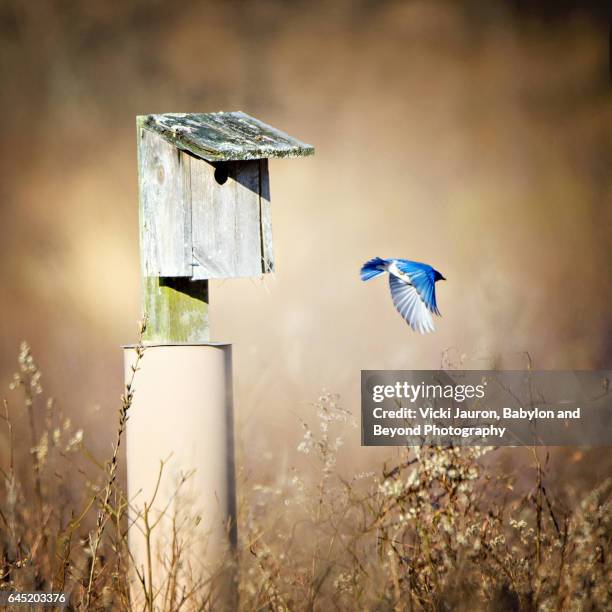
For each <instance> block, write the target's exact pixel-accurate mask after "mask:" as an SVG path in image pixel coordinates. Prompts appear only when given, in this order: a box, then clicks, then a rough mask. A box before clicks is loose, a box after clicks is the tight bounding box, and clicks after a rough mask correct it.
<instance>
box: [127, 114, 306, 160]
mask: <svg viewBox="0 0 612 612" xmlns="http://www.w3.org/2000/svg"><path fill="white" fill-rule="evenodd" d="M138 120H139V124H140V125H142V126H143V127H145V128H147V129H149V130H152V131H154V132H156V133H158V134H159V135H160V136H162V137H163V138H164V139H165V140H167V141H168V142H170V143H171V144H173V145H174V146H175V147H177V148H179V149H182V150H184V151H187V152H188V153H192V154H193V155H195V156H196V157H200V158H202V159H205V160H207V161H211V162H214V161H233V160H241V159H262V158H267V157H303V156H306V155H312V154H313V153H314V147H313V146H311V145H309V144H306V143H304V142H302V141H300V140H297V139H296V138H292V137H291V136H289V135H288V134H285V132H281V131H280V130H277V129H276V128H274V127H272V126H271V125H268V124H266V123H263V121H259V119H255V117H251V116H250V115H247V114H246V113H243V112H240V111H238V112H231V113H224V112H220V113H206V114H203V113H165V114H163V115H143V116H140V117H139V118H138Z"/></svg>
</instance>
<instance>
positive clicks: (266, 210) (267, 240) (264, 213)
mask: <svg viewBox="0 0 612 612" xmlns="http://www.w3.org/2000/svg"><path fill="white" fill-rule="evenodd" d="M259 210H260V213H259V214H260V219H261V268H262V269H261V271H262V272H263V273H264V274H266V273H268V272H274V249H273V245H272V206H271V204H270V176H269V174H268V160H267V159H260V160H259Z"/></svg>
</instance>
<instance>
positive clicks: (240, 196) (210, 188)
mask: <svg viewBox="0 0 612 612" xmlns="http://www.w3.org/2000/svg"><path fill="white" fill-rule="evenodd" d="M215 172H217V176H219V175H223V174H226V175H227V179H226V180H225V182H223V184H219V182H218V181H217V179H216V178H215ZM191 192H192V222H193V236H192V239H193V257H194V263H195V265H194V267H193V278H195V279H204V278H232V277H247V276H258V275H260V274H261V238H260V203H259V162H258V161H253V162H222V163H220V164H215V165H213V164H209V163H207V162H198V161H196V160H193V163H192V168H191Z"/></svg>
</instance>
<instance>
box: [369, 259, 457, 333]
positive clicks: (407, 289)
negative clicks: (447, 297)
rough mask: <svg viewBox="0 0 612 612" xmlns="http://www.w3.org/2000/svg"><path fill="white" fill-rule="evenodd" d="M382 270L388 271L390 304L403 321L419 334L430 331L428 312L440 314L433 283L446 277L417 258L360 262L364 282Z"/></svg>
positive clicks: (430, 324) (433, 328)
mask: <svg viewBox="0 0 612 612" xmlns="http://www.w3.org/2000/svg"><path fill="white" fill-rule="evenodd" d="M385 272H388V273H389V287H390V288H391V297H392V298H393V304H394V306H395V308H396V309H397V311H398V312H399V313H400V314H401V315H402V317H403V318H404V320H405V321H406V323H408V324H409V325H410V327H412V329H413V330H414V331H419V332H421V333H422V334H426V333H428V332H432V331H434V330H435V327H434V324H433V319H432V316H431V315H432V313H433V314H437V315H438V316H440V311H439V310H438V305H437V304H436V287H435V283H436V282H438V281H439V280H446V279H445V278H444V277H443V276H442V274H440V273H439V272H438V271H437V270H434V269H433V268H432V267H431V266H428V265H427V264H424V263H419V262H418V261H409V260H408V259H395V258H393V257H392V258H391V259H382V258H381V257H375V258H374V259H370V261H367V262H366V263H365V264H363V267H362V268H361V280H362V281H368V280H370V279H371V278H375V277H376V276H379V275H381V274H384V273H385Z"/></svg>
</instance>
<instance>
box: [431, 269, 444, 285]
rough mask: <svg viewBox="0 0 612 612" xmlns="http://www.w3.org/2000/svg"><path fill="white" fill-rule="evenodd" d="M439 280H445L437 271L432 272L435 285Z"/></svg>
mask: <svg viewBox="0 0 612 612" xmlns="http://www.w3.org/2000/svg"><path fill="white" fill-rule="evenodd" d="M439 280H446V279H445V278H444V277H443V276H442V275H441V274H440V273H439V272H438V271H437V270H434V282H435V283H437V282H438V281H439Z"/></svg>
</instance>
